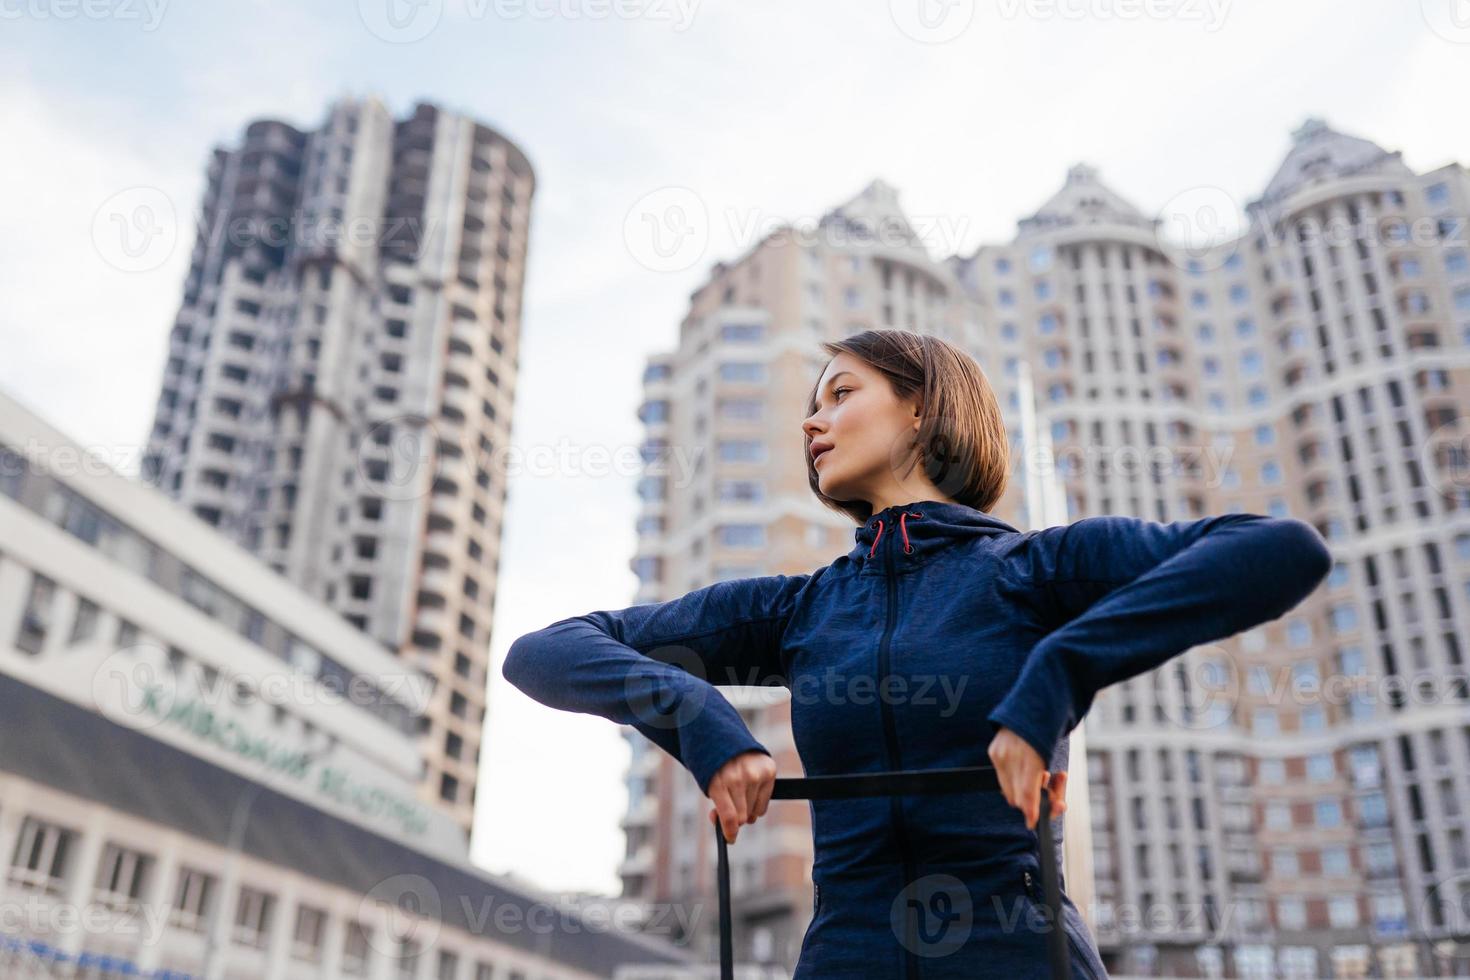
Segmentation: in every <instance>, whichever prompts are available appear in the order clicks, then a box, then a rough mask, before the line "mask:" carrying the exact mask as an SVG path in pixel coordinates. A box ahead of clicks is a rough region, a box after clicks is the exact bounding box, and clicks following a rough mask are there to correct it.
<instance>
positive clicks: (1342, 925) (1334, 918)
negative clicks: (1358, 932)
mask: <svg viewBox="0 0 1470 980" xmlns="http://www.w3.org/2000/svg"><path fill="white" fill-rule="evenodd" d="M1327 919H1328V921H1329V922H1330V923H1332V928H1334V929H1351V928H1353V927H1354V926H1356V925H1357V924H1358V896H1356V895H1333V896H1331V897H1329V898H1328V899H1327Z"/></svg>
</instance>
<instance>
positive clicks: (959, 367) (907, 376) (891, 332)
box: [802, 329, 1011, 524]
mask: <svg viewBox="0 0 1470 980" xmlns="http://www.w3.org/2000/svg"><path fill="white" fill-rule="evenodd" d="M822 350H823V351H825V352H826V353H828V354H830V355H832V356H833V357H835V356H837V355H838V354H839V353H842V352H844V351H845V352H846V353H848V354H851V355H853V356H854V357H857V358H858V359H860V360H862V361H863V362H864V363H866V364H867V365H869V366H870V367H872V368H873V369H875V370H876V371H878V372H879V373H880V374H882V375H883V376H884V377H885V378H887V379H888V383H889V384H890V385H891V386H892V387H893V393H894V394H895V395H896V396H898V397H899V398H908V397H909V396H911V395H913V394H914V393H915V392H919V393H920V401H921V402H922V403H923V422H922V423H921V424H920V427H919V433H918V437H917V440H916V441H917V445H918V447H919V448H920V449H921V450H922V454H923V459H924V471H925V473H926V474H927V475H928V477H929V479H930V480H931V481H932V482H933V483H934V485H935V487H937V488H938V489H939V490H940V491H941V492H942V493H944V494H945V495H946V496H948V497H951V498H953V499H954V500H956V501H958V502H960V503H962V504H964V505H965V506H967V507H974V508H975V509H976V510H986V511H988V510H989V509H990V508H991V507H993V506H995V502H996V501H997V500H999V499H1000V497H1001V494H1003V493H1004V492H1005V488H1006V482H1007V480H1008V478H1009V474H1010V453H1011V448H1010V437H1009V435H1008V434H1007V432H1006V424H1005V419H1004V418H1002V417H1001V414H1000V403H999V402H998V401H997V400H996V397H995V391H994V389H992V388H991V386H990V379H989V378H987V377H986V376H985V372H984V370H982V369H981V367H980V365H979V363H978V362H976V360H975V358H973V357H971V356H970V354H969V353H968V352H966V351H965V350H963V349H962V348H960V347H957V346H956V345H954V344H952V343H950V342H949V341H947V340H942V339H940V338H938V337H931V336H928V335H925V334H920V333H915V332H914V331H912V330H898V329H886V330H864V331H863V332H862V333H858V334H853V335H852V336H851V337H847V338H845V339H843V340H836V341H827V342H825V343H823V344H822ZM820 381H821V378H820V377H818V378H817V382H814V383H813V384H812V391H811V394H810V395H808V396H807V415H809V416H810V415H812V414H815V412H816V411H817V407H818V406H817V384H818V383H820ZM802 443H803V445H802V449H803V452H802V455H803V456H804V457H805V459H806V477H807V483H808V485H810V486H811V489H812V493H814V494H816V495H817V499H818V500H820V501H821V502H822V504H823V505H824V506H826V507H830V508H831V509H833V510H836V511H839V512H841V513H843V514H846V515H847V516H849V517H851V518H852V519H853V520H854V521H856V522H857V523H859V524H862V523H864V522H866V521H867V520H868V518H870V517H872V516H873V507H872V504H871V503H869V502H868V501H866V500H834V499H833V498H831V497H828V496H827V495H826V494H824V493H822V491H821V490H820V489H818V485H817V468H816V467H815V466H814V465H812V463H813V461H812V455H811V445H812V438H811V434H810V433H807V434H806V436H805V438H804V439H803V440H802ZM914 462H917V459H913V460H912V461H911V462H910V469H911V468H912V466H913V463H914Z"/></svg>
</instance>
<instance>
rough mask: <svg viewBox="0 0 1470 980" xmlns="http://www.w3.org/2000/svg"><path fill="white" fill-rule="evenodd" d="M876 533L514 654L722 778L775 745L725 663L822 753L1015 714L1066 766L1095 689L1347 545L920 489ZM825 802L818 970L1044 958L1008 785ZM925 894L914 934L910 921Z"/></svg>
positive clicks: (1321, 569) (1032, 857) (1303, 530)
mask: <svg viewBox="0 0 1470 980" xmlns="http://www.w3.org/2000/svg"><path fill="white" fill-rule="evenodd" d="M854 537H855V542H856V543H855V545H854V547H853V549H852V550H851V551H850V552H848V553H847V554H846V555H844V556H842V557H839V558H838V559H836V560H835V561H833V562H832V563H831V564H830V565H827V566H825V567H823V568H819V569H817V570H816V571H814V572H812V573H810V574H806V575H771V576H763V577H757V578H746V579H736V580H731V581H725V582H717V583H715V584H713V585H709V586H706V587H704V588H701V589H696V590H695V591H693V592H690V593H688V594H687V595H684V596H682V597H680V598H677V599H673V600H670V601H667V602H659V603H646V604H642V605H636V606H631V607H628V608H625V609H619V610H614V611H601V612H591V613H588V614H586V615H583V616H574V617H571V618H568V619H563V620H561V621H559V622H556V623H553V624H552V625H550V626H547V627H546V628H544V629H542V630H539V631H537V632H534V633H529V634H527V635H525V636H522V637H520V638H519V639H517V640H516V641H515V642H514V643H513V644H512V645H511V648H510V651H509V653H508V655H507V656H506V659H505V662H504V664H503V666H502V674H503V676H504V677H505V678H506V679H507V680H508V681H510V682H511V683H512V684H514V685H515V686H516V687H518V688H520V689H521V690H522V691H524V692H525V693H526V694H528V695H530V696H531V697H532V698H534V699H536V700H537V701H540V702H542V703H544V704H547V705H550V706H552V707H555V708H562V709H565V710H569V711H579V712H586V713H591V714H597V715H601V716H602V717H605V718H609V719H611V720H613V721H617V722H620V723H624V724H628V725H631V726H633V727H634V728H636V729H637V730H638V731H640V732H642V733H643V734H644V735H646V736H647V737H648V738H650V739H652V740H653V741H654V742H655V743H657V744H658V745H659V746H660V747H662V748H663V749H664V750H665V751H666V752H668V753H670V754H671V755H673V756H674V757H675V758H676V759H678V760H679V761H680V762H681V763H682V764H683V765H684V766H685V767H686V768H687V769H688V770H689V771H690V773H692V774H693V776H694V778H695V780H696V781H697V782H698V784H699V787H700V789H701V790H702V791H705V792H706V794H707V792H708V786H709V782H710V779H711V778H712V777H713V776H714V774H715V772H716V771H718V770H719V768H720V767H721V766H722V765H723V764H724V763H725V762H726V761H728V760H729V759H731V758H732V757H734V756H736V755H738V754H740V753H742V752H748V751H752V750H754V751H759V752H766V751H767V750H766V749H765V747H764V746H762V745H761V744H760V743H759V742H757V741H756V740H755V738H754V737H753V736H752V735H751V733H750V730H749V729H748V728H747V727H746V725H745V724H744V722H743V721H742V720H741V718H740V715H739V713H738V712H737V711H736V710H735V708H734V706H732V705H731V704H730V702H729V701H728V700H727V699H726V698H725V697H724V696H723V695H722V694H720V692H719V691H718V690H716V685H761V684H780V685H782V686H785V687H787V688H789V689H790V691H791V701H792V703H791V720H792V729H793V734H794V736H795V740H796V747H797V751H798V753H799V754H800V757H801V762H802V766H803V768H804V770H805V772H804V775H822V774H831V773H852V772H873V771H880V770H892V769H933V768H945V767H955V766H985V765H989V764H990V760H989V757H988V754H987V748H988V746H989V743H990V741H991V739H992V738H993V737H994V735H995V733H996V731H997V730H998V726H1005V727H1007V728H1010V729H1011V730H1012V731H1014V732H1015V733H1016V734H1018V735H1020V736H1021V737H1022V738H1024V739H1025V740H1026V741H1027V742H1028V743H1029V744H1031V745H1032V746H1033V747H1034V748H1035V749H1036V751H1037V752H1038V753H1040V754H1041V757H1042V758H1043V759H1047V760H1049V768H1050V769H1052V770H1054V771H1056V770H1065V769H1066V768H1067V741H1068V740H1067V733H1068V732H1070V731H1071V729H1072V728H1073V727H1075V726H1076V725H1077V723H1078V722H1079V721H1080V720H1081V719H1082V717H1083V716H1084V715H1086V714H1087V711H1088V708H1089V707H1090V706H1091V705H1092V702H1093V698H1094V697H1095V696H1096V694H1097V692H1099V691H1100V690H1102V689H1103V688H1105V687H1107V686H1108V685H1110V684H1114V683H1117V682H1118V681H1121V680H1125V679H1127V678H1129V677H1133V676H1135V675H1137V674H1140V673H1143V672H1145V671H1148V670H1151V669H1153V668H1155V667H1158V666H1159V665H1160V664H1163V663H1164V662H1165V661H1167V660H1169V659H1170V658H1172V657H1174V656H1176V655H1178V654H1181V653H1184V652H1185V651H1186V650H1188V649H1189V648H1191V647H1193V646H1195V645H1198V644H1202V643H1207V642H1209V641H1212V640H1217V639H1220V638H1223V637H1228V636H1231V635H1234V634H1236V633H1239V632H1241V631H1243V630H1246V629H1249V628H1250V627H1252V626H1255V625H1257V624H1258V623H1262V622H1265V621H1268V620H1272V619H1275V618H1277V617H1279V616H1281V615H1282V614H1284V613H1285V612H1287V611H1288V610H1290V609H1291V608H1292V607H1294V606H1296V605H1297V604H1298V603H1299V602H1300V601H1301V600H1302V599H1303V598H1304V597H1305V596H1306V595H1307V594H1308V593H1310V592H1311V591H1312V590H1313V589H1314V588H1316V586H1317V585H1318V584H1319V583H1320V582H1321V581H1322V579H1323V578H1324V577H1325V576H1326V575H1327V573H1328V571H1329V569H1330V568H1331V564H1332V559H1331V554H1330V552H1329V551H1328V549H1327V546H1326V544H1325V543H1324V542H1323V540H1322V537H1321V536H1320V535H1319V534H1318V533H1317V531H1316V529H1315V528H1313V527H1312V526H1311V525H1310V524H1307V523H1305V522H1303V521H1300V520H1297V519H1294V518H1271V517H1266V516H1262V515H1259V514H1245V513H1232V514H1225V515H1222V516H1217V517H1206V518H1202V519H1199V520H1192V521H1175V522H1173V523H1167V524H1165V523H1159V522H1153V521H1146V520H1142V519H1139V518H1133V517H1121V516H1104V517H1089V518H1083V519H1080V520H1077V521H1074V522H1073V523H1072V524H1069V525H1061V526H1057V527H1050V528H1045V529H1041V530H1035V531H1024V532H1023V531H1018V530H1017V529H1016V528H1014V527H1011V526H1010V525H1009V524H1006V523H1005V522H1004V521H1001V520H998V519H996V518H995V517H992V516H991V515H989V514H987V513H985V512H984V511H980V510H976V509H974V508H971V507H967V506H964V505H962V504H956V503H949V502H946V501H935V500H920V501H915V502H912V503H908V504H903V505H895V506H892V507H888V508H886V509H884V510H882V511H879V512H878V513H876V514H874V515H873V517H872V518H871V519H870V520H869V521H868V522H867V523H865V524H864V525H862V526H861V527H858V528H857V529H856V530H855V532H854ZM792 775H794V774H792ZM809 805H810V806H811V810H812V822H813V831H812V832H813V841H814V861H813V867H812V878H813V884H814V905H815V911H814V915H813V918H812V922H811V924H810V926H809V927H808V929H807V932H806V935H805V938H804V939H803V942H802V951H801V957H800V960H799V962H798V965H797V970H796V973H795V977H796V978H797V980H806V978H816V977H820V978H822V980H844V978H869V977H871V978H881V980H894V978H904V980H919V978H926V980H934V978H940V977H957V978H958V977H963V978H966V980H974V978H976V977H988V976H997V977H1001V976H1003V977H1007V978H1012V980H1019V978H1024V977H1038V978H1040V977H1045V976H1047V961H1046V957H1045V952H1044V949H1045V933H1046V931H1047V930H1048V929H1049V928H1050V925H1049V924H1048V923H1046V921H1045V920H1044V918H1041V916H1043V915H1044V908H1043V907H1042V905H1041V884H1040V874H1039V868H1040V851H1039V843H1038V838H1037V835H1036V831H1034V830H1028V829H1027V828H1026V825H1025V821H1024V817H1023V816H1022V814H1021V811H1020V810H1018V809H1016V808H1015V807H1012V806H1010V805H1008V804H1007V803H1006V802H1005V800H1004V798H1003V797H1002V796H1001V795H1000V794H999V793H993V792H992V793H981V792H975V793H956V794H945V795H928V796H922V795H916V796H898V797H876V798H869V799H849V800H818V801H810V802H809ZM1062 823H1063V821H1062V820H1060V819H1058V820H1054V821H1053V822H1052V827H1051V832H1052V835H1053V838H1054V839H1055V840H1056V842H1057V844H1058V853H1060V846H1061V842H1062V833H1061V830H1062ZM701 826H704V825H703V824H702V825H701ZM737 846H738V845H737ZM1063 889H1064V890H1065V878H1063ZM909 905H914V907H916V908H918V909H919V910H920V911H919V913H918V915H919V918H920V919H921V920H923V921H922V922H921V928H920V930H919V934H918V936H917V937H916V936H915V934H914V930H913V927H912V926H911V925H910V926H909V927H907V928H905V927H901V926H900V922H901V921H902V917H903V915H904V914H905V909H906V907H908V906H909ZM1064 911H1065V913H1066V918H1067V923H1066V928H1067V932H1068V935H1069V938H1070V940H1071V948H1072V953H1073V972H1074V974H1075V975H1076V976H1078V977H1101V976H1105V972H1104V969H1103V966H1102V962H1101V960H1100V958H1099V957H1098V953H1097V949H1096V945H1095V943H1094V942H1093V940H1092V938H1091V936H1090V934H1089V932H1088V930H1087V928H1086V926H1085V924H1084V923H1083V921H1082V919H1081V918H1080V916H1079V915H1078V914H1077V910H1076V906H1075V905H1073V904H1072V903H1071V901H1070V899H1067V898H1065V897H1064ZM926 915H927V916H928V918H927V919H926Z"/></svg>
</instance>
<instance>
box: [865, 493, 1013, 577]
mask: <svg viewBox="0 0 1470 980" xmlns="http://www.w3.org/2000/svg"><path fill="white" fill-rule="evenodd" d="M1017 533H1020V532H1019V531H1018V530H1017V529H1016V528H1014V527H1012V526H1011V525H1009V524H1007V523H1006V522H1005V521H1003V520H1001V519H1000V518H998V517H994V516H992V515H990V514H988V513H986V512H985V511H983V510H977V509H976V508H974V507H967V506H966V505H964V504H957V503H950V502H949V501H945V500H914V501H910V502H909V503H906V504H894V505H893V506H891V507H885V508H883V509H882V510H880V511H878V512H876V513H874V514H873V516H872V517H870V518H868V520H867V522H866V523H864V524H862V525H860V526H859V527H857V528H856V529H855V530H854V531H853V541H854V544H853V547H852V550H851V551H849V552H848V553H847V557H849V558H851V559H853V560H854V561H858V562H863V561H867V560H868V559H873V560H878V559H880V558H881V557H882V555H883V550H882V549H883V548H885V547H887V546H888V542H889V541H892V542H893V547H894V548H895V549H897V550H896V551H895V552H894V555H895V558H896V559H897V560H899V561H904V560H907V559H914V558H923V557H925V556H926V555H928V554H930V553H932V552H934V551H937V550H941V549H943V548H947V547H950V546H952V545H955V544H958V543H959V542H961V541H964V540H971V539H974V538H976V537H989V536H993V535H997V534H1017Z"/></svg>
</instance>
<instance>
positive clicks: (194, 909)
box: [170, 868, 215, 932]
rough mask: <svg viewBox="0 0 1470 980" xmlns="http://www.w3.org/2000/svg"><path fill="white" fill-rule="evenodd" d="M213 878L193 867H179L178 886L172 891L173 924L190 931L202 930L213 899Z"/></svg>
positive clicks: (207, 918) (207, 919)
mask: <svg viewBox="0 0 1470 980" xmlns="http://www.w3.org/2000/svg"><path fill="white" fill-rule="evenodd" d="M214 889H215V879H214V876H213V875H210V874H205V873H204V872H203V871H197V870H195V869H193V868H181V869H179V886H178V889H177V890H176V891H175V892H174V907H173V912H172V914H171V916H170V918H172V920H173V922H174V924H175V925H177V926H179V927H180V928H183V929H188V930H190V931H192V932H203V931H204V930H205V927H206V925H207V924H208V922H209V910H210V908H211V907H212V904H213V901H214Z"/></svg>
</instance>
